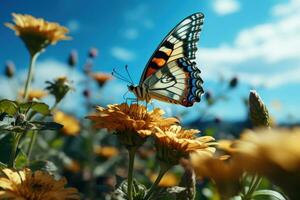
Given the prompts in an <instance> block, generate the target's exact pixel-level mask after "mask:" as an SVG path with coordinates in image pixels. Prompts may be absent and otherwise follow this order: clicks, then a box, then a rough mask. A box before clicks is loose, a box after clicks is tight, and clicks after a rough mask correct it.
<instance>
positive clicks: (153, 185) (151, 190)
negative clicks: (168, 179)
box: [145, 164, 170, 200]
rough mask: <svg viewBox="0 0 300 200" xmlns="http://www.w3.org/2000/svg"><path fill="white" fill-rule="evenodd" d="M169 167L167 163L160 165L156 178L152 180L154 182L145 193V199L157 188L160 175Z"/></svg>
mask: <svg viewBox="0 0 300 200" xmlns="http://www.w3.org/2000/svg"><path fill="white" fill-rule="evenodd" d="M169 169H170V167H169V166H167V165H163V164H161V165H160V171H159V174H158V176H157V178H156V180H155V181H154V183H153V184H152V185H151V187H150V189H149V191H148V192H147V195H146V196H145V200H148V199H150V198H151V196H152V195H153V192H154V191H155V189H156V188H157V186H158V184H159V182H160V181H161V179H162V177H163V176H164V175H165V173H166V172H167V171H168V170H169Z"/></svg>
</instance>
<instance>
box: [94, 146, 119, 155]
mask: <svg viewBox="0 0 300 200" xmlns="http://www.w3.org/2000/svg"><path fill="white" fill-rule="evenodd" d="M94 152H95V154H97V155H98V156H101V157H104V158H112V157H115V156H117V155H119V150H118V149H117V148H116V147H113V146H95V147H94Z"/></svg>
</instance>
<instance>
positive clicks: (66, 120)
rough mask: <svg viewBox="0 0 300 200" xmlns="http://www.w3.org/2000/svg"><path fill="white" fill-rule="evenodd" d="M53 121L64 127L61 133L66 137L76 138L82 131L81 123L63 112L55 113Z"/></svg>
mask: <svg viewBox="0 0 300 200" xmlns="http://www.w3.org/2000/svg"><path fill="white" fill-rule="evenodd" d="M53 119H54V121H55V122H56V123H59V124H62V125H63V126H64V127H63V128H62V129H61V131H62V132H63V133H64V134H65V135H70V136H76V135H78V134H79V131H80V123H79V121H78V120H77V119H76V118H74V117H73V116H70V115H67V114H65V113H64V112H61V111H55V113H54V116H53Z"/></svg>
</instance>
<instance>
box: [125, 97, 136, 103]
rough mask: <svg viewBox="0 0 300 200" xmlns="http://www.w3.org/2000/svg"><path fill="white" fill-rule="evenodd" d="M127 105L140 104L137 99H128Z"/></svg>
mask: <svg viewBox="0 0 300 200" xmlns="http://www.w3.org/2000/svg"><path fill="white" fill-rule="evenodd" d="M128 102H129V103H128ZM125 103H126V104H134V103H137V104H138V100H137V98H126V100H125Z"/></svg>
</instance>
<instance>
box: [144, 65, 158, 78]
mask: <svg viewBox="0 0 300 200" xmlns="http://www.w3.org/2000/svg"><path fill="white" fill-rule="evenodd" d="M155 71H156V70H155V69H153V68H152V67H149V68H148V70H147V73H146V77H148V76H151V75H152V74H153V73H154V72H155Z"/></svg>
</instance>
